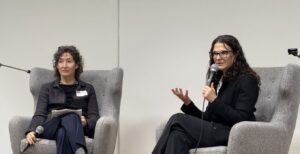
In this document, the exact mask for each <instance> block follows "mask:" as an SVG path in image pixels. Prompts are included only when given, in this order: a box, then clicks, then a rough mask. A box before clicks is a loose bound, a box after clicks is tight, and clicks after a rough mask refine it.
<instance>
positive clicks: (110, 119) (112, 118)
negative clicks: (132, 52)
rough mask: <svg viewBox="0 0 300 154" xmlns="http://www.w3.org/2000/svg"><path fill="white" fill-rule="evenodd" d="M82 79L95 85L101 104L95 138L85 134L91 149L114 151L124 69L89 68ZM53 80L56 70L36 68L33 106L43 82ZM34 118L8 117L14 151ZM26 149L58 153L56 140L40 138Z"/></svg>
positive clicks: (95, 153)
mask: <svg viewBox="0 0 300 154" xmlns="http://www.w3.org/2000/svg"><path fill="white" fill-rule="evenodd" d="M80 78H81V80H83V81H85V82H87V83H90V84H92V85H93V86H94V88H95V92H96V95H97V101H98V105H99V113H100V119H98V121H97V124H96V128H95V135H94V139H91V138H88V137H86V143H87V148H88V152H89V153H93V154H113V153H114V149H115V144H116V138H117V131H118V124H119V113H120V102H121V95H122V81H123V70H122V69H121V68H114V69H112V70H86V71H84V72H83V73H82V74H81V77H80ZM52 80H54V72H53V71H52V70H48V69H43V68H33V69H32V70H31V74H30V81H29V82H30V91H31V93H32V96H33V98H34V109H35V108H36V103H37V98H38V94H39V91H40V88H41V86H42V85H43V84H44V83H46V82H49V81H52ZM30 121H31V117H24V116H14V117H13V118H12V119H10V121H9V133H10V140H11V147H12V151H13V153H14V154H19V153H20V142H21V140H22V139H24V137H25V136H24V133H25V131H26V130H27V128H28V126H29V124H30ZM25 153H33V154H37V153H43V154H55V153H56V143H55V141H54V140H47V139H40V140H39V141H38V142H37V143H36V144H35V145H34V146H30V147H29V148H28V149H27V150H26V151H25Z"/></svg>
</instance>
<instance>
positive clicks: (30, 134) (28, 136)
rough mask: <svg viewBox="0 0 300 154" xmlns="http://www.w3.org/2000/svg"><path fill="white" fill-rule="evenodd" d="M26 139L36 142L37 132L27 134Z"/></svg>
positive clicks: (32, 142)
mask: <svg viewBox="0 0 300 154" xmlns="http://www.w3.org/2000/svg"><path fill="white" fill-rule="evenodd" d="M26 141H27V143H29V144H34V143H35V142H36V137H35V132H34V131H31V132H29V133H27V134H26Z"/></svg>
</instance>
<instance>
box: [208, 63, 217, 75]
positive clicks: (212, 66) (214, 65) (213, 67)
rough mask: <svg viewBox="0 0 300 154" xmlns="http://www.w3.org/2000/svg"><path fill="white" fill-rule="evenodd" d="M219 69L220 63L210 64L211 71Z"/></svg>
mask: <svg viewBox="0 0 300 154" xmlns="http://www.w3.org/2000/svg"><path fill="white" fill-rule="evenodd" d="M218 70H219V67H218V65H217V64H212V65H211V66H210V71H211V72H215V73H216V72H218Z"/></svg>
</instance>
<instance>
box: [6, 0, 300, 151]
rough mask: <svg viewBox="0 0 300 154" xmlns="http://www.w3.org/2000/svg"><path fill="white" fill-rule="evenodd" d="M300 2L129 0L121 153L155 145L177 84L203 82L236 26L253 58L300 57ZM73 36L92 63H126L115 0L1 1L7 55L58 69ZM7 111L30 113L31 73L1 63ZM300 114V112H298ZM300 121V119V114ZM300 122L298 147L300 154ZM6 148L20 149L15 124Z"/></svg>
mask: <svg viewBox="0 0 300 154" xmlns="http://www.w3.org/2000/svg"><path fill="white" fill-rule="evenodd" d="M298 6H300V2H299V1H296V0H294V1H292V0H286V1H280V0H264V1H261V0H252V1H239V0H227V1H218V0H120V66H121V67H122V68H123V69H124V73H125V74H124V82H123V96H122V105H121V117H120V120H121V121H120V133H121V136H120V143H121V145H120V150H119V151H120V153H121V154H141V153H151V150H152V149H153V147H154V145H155V140H154V137H155V135H154V133H155V128H156V127H157V126H158V125H159V123H161V121H164V120H166V119H168V118H169V117H170V115H172V114H174V113H176V112H180V110H179V108H180V106H181V102H180V101H179V100H178V99H177V98H176V97H175V96H173V95H172V94H171V92H170V89H171V88H173V87H182V88H185V89H189V91H190V96H191V97H192V98H193V100H194V101H195V102H197V103H198V104H197V105H198V106H199V107H201V102H202V98H201V97H200V91H201V89H202V87H203V83H204V77H205V73H206V69H207V63H208V53H207V52H208V50H209V48H210V44H211V41H212V40H213V39H214V38H215V37H216V36H217V35H220V34H233V35H235V36H236V37H237V38H238V39H239V40H240V43H241V44H242V46H243V48H244V51H245V53H246V57H247V59H248V62H249V63H250V64H251V65H252V66H284V65H286V64H287V63H296V64H299V62H300V61H299V60H300V59H298V58H296V57H292V56H289V55H287V51H286V50H287V48H290V47H298V48H299V43H300V38H299V34H300V28H299V27H300V20H299V15H300V9H299V7H298ZM63 44H74V45H76V46H77V47H78V48H79V49H80V51H81V52H82V54H83V56H84V59H85V62H86V67H85V68H86V69H108V68H112V67H115V66H116V65H117V2H116V0H114V1H110V0H97V1H96V0H90V1H80V0H75V1H74V0H65V1H60V0H55V1H53V0H52V1H40V0H27V1H26V2H25V1H22V0H10V1H4V0H0V62H1V63H3V64H10V65H14V66H19V67H22V68H32V67H36V66H39V67H46V68H51V65H50V62H51V60H52V54H53V52H54V51H55V50H56V48H57V46H59V45H63ZM0 83H1V87H2V88H0V93H1V95H0V102H1V103H0V105H1V107H0V110H1V111H0V113H1V116H0V120H1V123H2V124H3V125H2V126H6V125H8V120H9V118H10V117H12V116H13V115H31V114H32V112H33V111H32V98H31V96H30V93H29V90H28V75H26V74H25V73H23V72H18V71H14V70H10V69H7V68H4V67H3V68H2V67H1V68H0ZM299 119H300V118H299ZM298 121H299V120H298ZM299 123H300V122H298V123H297V126H296V129H295V133H294V138H293V141H292V145H291V150H290V153H292V154H293V153H294V154H296V153H299V151H300V148H298V147H299V145H300V126H299ZM0 133H1V134H0V135H1V139H0V144H1V153H2V152H3V153H11V150H10V143H9V134H8V128H7V127H1V128H0Z"/></svg>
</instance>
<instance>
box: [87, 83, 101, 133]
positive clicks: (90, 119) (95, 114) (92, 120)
mask: <svg viewBox="0 0 300 154" xmlns="http://www.w3.org/2000/svg"><path fill="white" fill-rule="evenodd" d="M98 119H99V108H98V102H97V97H96V93H95V90H94V87H93V86H91V88H90V91H89V101H88V107H87V127H86V131H87V135H88V136H89V137H93V136H94V131H95V127H96V123H97V120H98Z"/></svg>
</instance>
